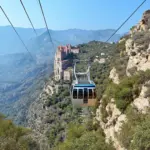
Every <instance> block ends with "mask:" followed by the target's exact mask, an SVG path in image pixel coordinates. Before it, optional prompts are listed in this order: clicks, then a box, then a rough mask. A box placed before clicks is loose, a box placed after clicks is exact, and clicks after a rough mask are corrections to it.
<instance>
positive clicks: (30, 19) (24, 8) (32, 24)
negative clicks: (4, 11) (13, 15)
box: [20, 0, 37, 36]
mask: <svg viewBox="0 0 150 150" xmlns="http://www.w3.org/2000/svg"><path fill="white" fill-rule="evenodd" d="M20 3H21V5H22V7H23V9H24V11H25V13H26V16H27V18H28V20H29V21H30V24H31V26H32V28H33V30H34V33H35V34H36V36H37V32H36V30H35V28H34V26H33V23H32V21H31V19H30V17H29V14H28V12H27V10H26V8H25V6H24V4H23V2H22V0H20Z"/></svg>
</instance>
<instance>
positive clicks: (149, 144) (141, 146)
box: [130, 117, 150, 150]
mask: <svg viewBox="0 0 150 150" xmlns="http://www.w3.org/2000/svg"><path fill="white" fill-rule="evenodd" d="M130 149H131V150H132V149H136V150H149V149H150V117H147V118H146V119H145V120H144V121H143V122H141V123H139V125H138V126H137V127H136V128H135V132H134V134H133V139H132V143H131V146H130Z"/></svg>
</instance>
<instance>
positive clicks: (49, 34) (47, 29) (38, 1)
mask: <svg viewBox="0 0 150 150" xmlns="http://www.w3.org/2000/svg"><path fill="white" fill-rule="evenodd" d="M38 2H39V5H40V8H41V12H42V15H43V18H44V22H45V26H46V29H47V32H48V35H49V38H50V41H51V43H52V45H53V48H54V43H53V41H52V37H51V34H50V31H49V29H48V25H47V22H46V17H45V15H44V11H43V7H42V4H41V1H40V0H38Z"/></svg>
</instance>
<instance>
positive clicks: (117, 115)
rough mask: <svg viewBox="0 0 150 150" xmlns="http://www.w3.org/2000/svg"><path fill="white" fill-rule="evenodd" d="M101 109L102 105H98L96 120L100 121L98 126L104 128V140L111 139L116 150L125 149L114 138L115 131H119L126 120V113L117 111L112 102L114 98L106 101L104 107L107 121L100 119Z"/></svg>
mask: <svg viewBox="0 0 150 150" xmlns="http://www.w3.org/2000/svg"><path fill="white" fill-rule="evenodd" d="M101 109H102V105H100V106H99V108H98V109H97V111H96V120H98V121H99V122H100V126H101V128H102V129H103V130H104V133H105V135H106V142H109V140H112V141H113V143H114V147H115V148H116V150H125V149H124V148H123V147H121V145H120V144H119V141H118V139H117V138H116V133H119V132H120V129H121V126H122V124H123V122H125V121H126V115H125V114H121V112H120V111H119V109H118V108H117V107H116V105H115V103H114V99H111V102H110V103H108V104H107V106H106V108H105V109H106V111H107V113H108V117H107V118H106V120H107V123H105V122H103V120H102V114H101V111H102V110H101Z"/></svg>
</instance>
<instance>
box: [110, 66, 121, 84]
mask: <svg viewBox="0 0 150 150" xmlns="http://www.w3.org/2000/svg"><path fill="white" fill-rule="evenodd" d="M109 78H110V79H112V81H113V82H114V83H116V84H119V75H118V73H117V70H116V68H115V67H114V68H113V69H112V70H111V71H110V75H109Z"/></svg>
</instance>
